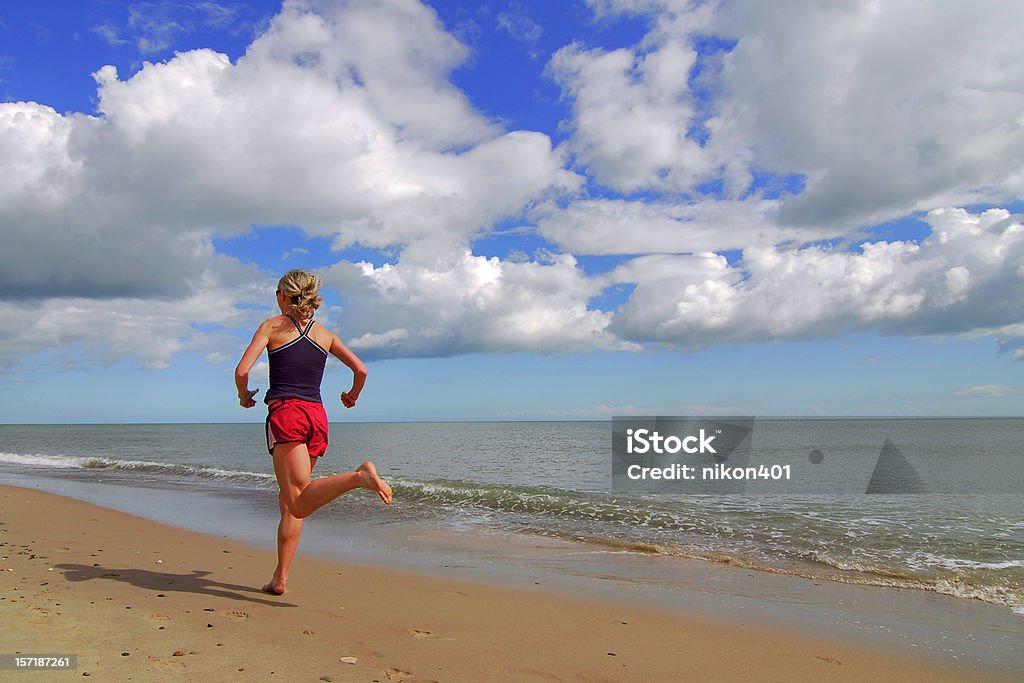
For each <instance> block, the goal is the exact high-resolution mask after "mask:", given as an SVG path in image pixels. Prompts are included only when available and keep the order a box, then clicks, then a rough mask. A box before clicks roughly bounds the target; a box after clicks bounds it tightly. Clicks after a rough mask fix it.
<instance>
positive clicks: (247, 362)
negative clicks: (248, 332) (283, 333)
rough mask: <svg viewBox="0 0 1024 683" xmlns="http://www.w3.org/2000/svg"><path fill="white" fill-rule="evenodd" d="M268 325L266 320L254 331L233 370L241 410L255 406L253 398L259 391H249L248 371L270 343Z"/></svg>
mask: <svg viewBox="0 0 1024 683" xmlns="http://www.w3.org/2000/svg"><path fill="white" fill-rule="evenodd" d="M269 323H270V321H269V320H267V321H265V322H264V323H263V324H262V325H260V326H259V327H258V328H257V329H256V333H255V334H254V335H253V336H252V341H251V342H249V347H248V348H247V349H246V350H245V353H243V354H242V359H241V360H240V361H238V366H237V367H236V368H235V388H236V389H237V390H238V404H239V405H240V406H242V407H243V408H252V407H253V406H254V405H256V401H255V400H253V396H255V395H256V392H258V391H259V389H253V390H251V391H250V390H249V371H250V370H252V366H253V365H255V364H256V361H257V360H258V359H259V357H260V355H261V354H262V353H263V349H265V348H267V344H269V343H270V326H269Z"/></svg>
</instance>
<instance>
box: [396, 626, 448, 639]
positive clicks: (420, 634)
mask: <svg viewBox="0 0 1024 683" xmlns="http://www.w3.org/2000/svg"><path fill="white" fill-rule="evenodd" d="M407 633H408V634H409V636H410V637H412V638H419V639H423V640H455V639H454V638H441V637H439V636H435V635H434V634H433V633H431V632H430V631H423V630H421V629H418V628H411V629H409V630H408V631H407Z"/></svg>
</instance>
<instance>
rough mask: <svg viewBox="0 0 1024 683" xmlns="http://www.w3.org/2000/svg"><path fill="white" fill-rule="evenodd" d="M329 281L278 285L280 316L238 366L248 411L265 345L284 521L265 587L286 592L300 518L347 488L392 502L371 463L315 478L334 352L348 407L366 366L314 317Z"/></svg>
mask: <svg viewBox="0 0 1024 683" xmlns="http://www.w3.org/2000/svg"><path fill="white" fill-rule="evenodd" d="M322 285H323V282H322V281H321V280H320V278H319V277H317V276H316V275H313V274H311V273H308V272H306V271H303V270H292V271H289V272H288V273H287V274H285V276H284V277H282V278H281V280H280V281H279V282H278V284H277V306H278V308H280V309H281V315H279V316H275V317H273V318H270V319H268V320H265V321H264V322H263V324H262V325H260V326H259V328H258V329H257V330H256V334H254V335H253V338H252V342H251V343H250V344H249V348H247V349H246V350H245V353H243V354H242V359H241V360H240V361H238V367H237V368H235V385H236V388H237V389H238V401H239V404H240V405H241V406H242V407H243V408H252V407H253V406H255V405H256V401H255V399H254V398H253V397H254V396H255V395H256V392H258V391H259V389H249V371H250V370H251V369H252V366H253V365H254V364H255V363H256V361H257V359H259V357H260V355H261V354H262V353H263V350H264V349H266V350H267V357H268V358H269V361H270V389H268V390H267V394H266V397H265V398H264V401H265V402H266V403H267V413H268V414H267V449H268V450H269V451H270V453H271V455H273V457H274V474H275V475H277V484H278V486H279V487H280V489H281V493H280V496H279V501H280V508H281V523H280V524H279V525H278V527H277V568H276V569H275V570H274V576H273V578H271V580H270V581H269V582H268V583H267V584H266V585H264V586H263V590H264V591H266V592H268V593H275V594H277V595H282V594H283V593H284V591H285V584H286V583H287V581H288V569H289V567H290V566H291V563H292V558H293V557H294V556H295V550H296V549H297V548H298V547H299V537H300V536H301V535H302V520H303V519H304V518H306V517H308V516H309V515H311V514H313V513H314V512H316V511H317V510H318V509H320V508H321V507H323V506H324V505H326V504H327V503H329V502H331V501H332V500H334V499H335V498H337V497H338V496H340V495H341V494H343V493H345V492H346V491H351V490H352V489H356V488H365V489H370V490H371V491H376V492H377V495H378V496H380V499H381V500H383V501H384V502H385V503H386V504H388V505H390V504H391V487H390V486H388V485H387V484H385V483H384V482H383V481H381V479H380V477H379V476H377V468H376V467H374V465H373V463H372V462H369V461H367V462H364V463H363V464H362V465H360V466H359V467H358V468H357V469H356V470H355V471H353V472H343V473H341V474H334V475H331V476H329V477H322V478H320V479H317V480H315V481H311V480H310V475H311V474H312V472H313V467H315V466H316V462H317V459H318V458H320V457H321V456H323V454H324V452H325V451H326V450H327V432H328V424H327V414H326V413H325V412H324V406H323V401H322V400H321V398H320V382H321V381H322V380H323V376H324V366H325V365H326V363H327V355H328V353H330V354H332V355H334V356H336V357H337V358H338V360H340V361H341V362H342V363H344V364H345V365H347V366H348V367H349V368H350V369H351V370H352V388H351V389H349V390H348V391H346V392H343V393H342V394H341V402H342V403H343V404H344V405H345V407H346V408H351V407H353V406H355V404H356V401H357V400H358V398H359V392H360V391H362V389H363V384H365V383H366V366H365V365H363V362H362V361H361V360H359V358H358V356H356V354H354V353H352V351H350V350H349V349H348V348H347V347H346V346H345V345H344V344H342V343H341V340H340V339H338V337H337V335H335V334H334V333H333V332H331V331H330V330H328V329H326V328H324V327H323V326H322V325H320V324H318V323H317V322H316V321H314V320H313V314H314V312H315V311H316V309H317V308H319V306H320V304H321V302H322V301H323V300H322V299H321V298H320V296H319V295H318V292H319V291H320V287H321V286H322Z"/></svg>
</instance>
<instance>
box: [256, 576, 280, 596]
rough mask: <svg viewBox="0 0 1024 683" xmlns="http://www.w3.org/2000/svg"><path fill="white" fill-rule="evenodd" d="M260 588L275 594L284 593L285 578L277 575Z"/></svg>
mask: <svg viewBox="0 0 1024 683" xmlns="http://www.w3.org/2000/svg"><path fill="white" fill-rule="evenodd" d="M260 590H261V591H263V592H264V593H271V594H273V595H284V579H279V578H277V577H276V576H275V577H274V578H272V579H271V580H270V581H268V582H267V583H265V584H263V588H261V589H260Z"/></svg>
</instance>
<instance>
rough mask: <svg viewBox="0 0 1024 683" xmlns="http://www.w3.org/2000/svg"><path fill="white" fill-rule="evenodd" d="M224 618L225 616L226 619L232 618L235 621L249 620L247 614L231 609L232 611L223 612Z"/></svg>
mask: <svg viewBox="0 0 1024 683" xmlns="http://www.w3.org/2000/svg"><path fill="white" fill-rule="evenodd" d="M224 616H226V617H234V618H235V619H248V618H249V614H248V613H247V612H243V611H242V610H239V609H233V610H229V611H227V612H224Z"/></svg>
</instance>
